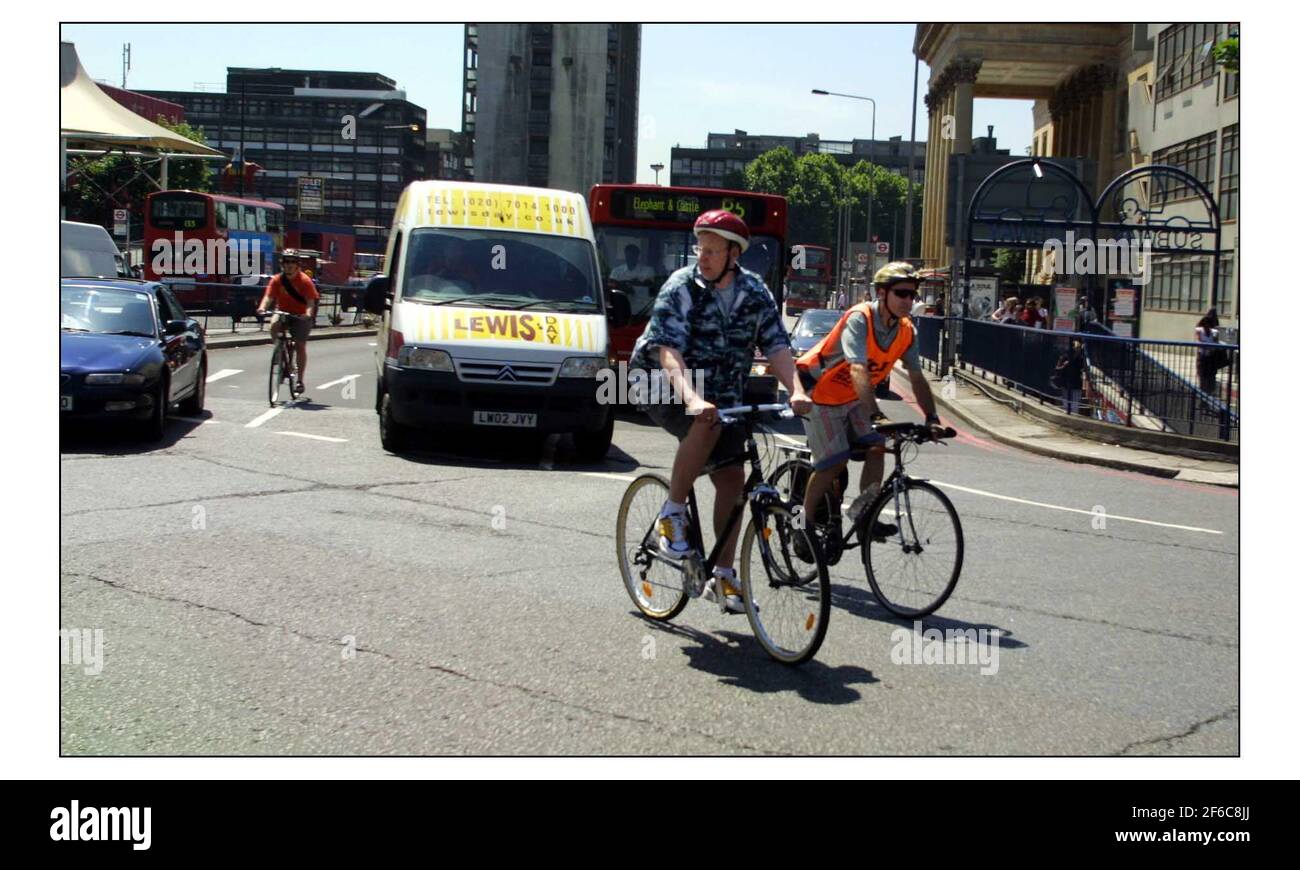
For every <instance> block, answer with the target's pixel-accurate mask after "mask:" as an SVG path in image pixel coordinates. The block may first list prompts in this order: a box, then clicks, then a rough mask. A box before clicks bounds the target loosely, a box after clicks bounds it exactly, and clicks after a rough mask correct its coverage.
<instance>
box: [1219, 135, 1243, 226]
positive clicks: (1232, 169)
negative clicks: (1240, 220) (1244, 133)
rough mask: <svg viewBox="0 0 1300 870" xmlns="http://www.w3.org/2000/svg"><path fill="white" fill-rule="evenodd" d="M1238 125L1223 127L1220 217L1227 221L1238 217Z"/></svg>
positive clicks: (1220, 170) (1220, 168)
mask: <svg viewBox="0 0 1300 870" xmlns="http://www.w3.org/2000/svg"><path fill="white" fill-rule="evenodd" d="M1237 126H1238V125H1236V124H1233V125H1232V126H1231V127H1224V128H1223V149H1222V150H1223V156H1222V157H1221V158H1220V162H1219V217H1220V218H1221V219H1223V220H1225V221H1232V220H1236V219H1237V196H1238V192H1237V188H1238V185H1239V183H1240V182H1239V179H1240V175H1239V173H1240V169H1239V166H1238V161H1239V154H1240V152H1239V148H1240V143H1239V141H1238V138H1237Z"/></svg>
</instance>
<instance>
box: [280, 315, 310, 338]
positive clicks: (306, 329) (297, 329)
mask: <svg viewBox="0 0 1300 870" xmlns="http://www.w3.org/2000/svg"><path fill="white" fill-rule="evenodd" d="M273 322H279V323H287V324H288V326H289V334H290V335H292V336H293V340H294V341H296V342H298V343H299V344H302V343H303V342H305V341H306V340H307V336H308V335H310V334H311V326H312V323H311V319H310V318H308V317H284V316H283V315H281V314H277V315H275V321H273Z"/></svg>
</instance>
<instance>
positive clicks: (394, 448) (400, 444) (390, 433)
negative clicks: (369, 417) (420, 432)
mask: <svg viewBox="0 0 1300 870" xmlns="http://www.w3.org/2000/svg"><path fill="white" fill-rule="evenodd" d="M414 432H415V430H413V429H412V428H411V427H410V426H403V425H402V424H401V423H398V422H397V421H396V420H394V419H393V397H392V396H390V395H389V394H388V393H384V397H383V398H382V399H380V400H379V443H380V444H381V445H383V448H384V449H385V450H387V451H388V452H390V453H401V452H402V451H403V450H408V449H410V447H411V443H412V442H413V441H414V440H415V439H414V437H413V436H414Z"/></svg>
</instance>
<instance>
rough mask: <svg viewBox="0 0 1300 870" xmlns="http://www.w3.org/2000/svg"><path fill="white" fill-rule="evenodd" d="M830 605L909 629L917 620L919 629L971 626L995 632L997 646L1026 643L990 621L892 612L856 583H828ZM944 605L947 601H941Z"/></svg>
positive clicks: (961, 628) (1022, 645)
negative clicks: (923, 616)
mask: <svg viewBox="0 0 1300 870" xmlns="http://www.w3.org/2000/svg"><path fill="white" fill-rule="evenodd" d="M831 605H832V606H833V607H834V608H835V609H836V610H842V611H844V612H845V613H849V614H852V615H853V616H858V617H862V618H863V619H873V620H875V621H876V622H889V623H893V624H894V625H897V626H898V627H899V628H907V629H911V628H912V627H913V624H914V623H916V622H920V623H921V630H922V631H924V630H926V629H931V628H936V629H938V630H939V631H942V632H945V633H946V632H948V631H949V630H952V631H968V630H975V631H980V630H981V629H983V630H984V631H988V632H993V631H997V632H999V634H998V636H997V638H998V641H997V643H998V647H999V648H1001V649H1004V650H1007V649H1025V648H1026V647H1028V646H1029V644H1027V643H1025V642H1024V641H1021V640H1014V639H1012V634H1013V632H1011V631H1008V630H1007V629H1005V628H1002V627H1001V626H998V625H990V624H989V623H987V622H965V621H963V620H960V619H950V618H949V617H946V616H940V615H939V614H937V613H932V614H930V615H929V616H927V617H925V618H924V619H920V620H914V619H908V618H906V617H902V616H895V615H894V614H892V613H890V612H889V611H888V610H886V609H885V608H883V607H881V606H880V605H879V604H877V603H876V599H875V598H874V597H873V596H872V594H871V593H870V592H869V591H868V590H866V589H860V588H858V587H856V586H849V585H847V584H844V583H832V584H831ZM944 606H945V607H946V606H948V604H945V605H944ZM978 636H979V637H980V638H985V637H991V636H992V635H989V634H980V635H978Z"/></svg>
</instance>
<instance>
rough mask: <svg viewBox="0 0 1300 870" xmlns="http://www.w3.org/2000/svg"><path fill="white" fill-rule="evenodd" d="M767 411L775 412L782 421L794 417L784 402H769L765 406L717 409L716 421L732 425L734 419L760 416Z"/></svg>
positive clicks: (738, 406) (739, 406)
mask: <svg viewBox="0 0 1300 870" xmlns="http://www.w3.org/2000/svg"><path fill="white" fill-rule="evenodd" d="M768 411H775V412H777V413H778V414H779V415H780V416H781V419H783V420H789V419H790V418H791V417H794V416H795V413H794V411H792V410H790V406H789V405H788V404H786V403H785V402H770V403H768V404H765V405H736V406H735V407H734V408H719V409H718V420H720V421H721V422H723V423H734V422H735V418H736V417H744V416H748V415H752V414H762V413H766V412H768Z"/></svg>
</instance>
